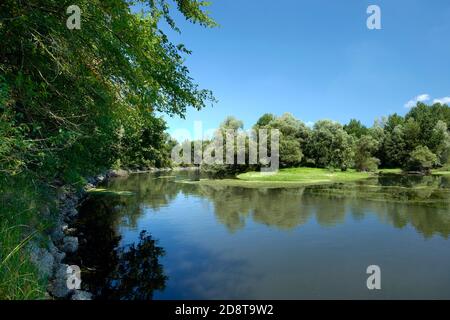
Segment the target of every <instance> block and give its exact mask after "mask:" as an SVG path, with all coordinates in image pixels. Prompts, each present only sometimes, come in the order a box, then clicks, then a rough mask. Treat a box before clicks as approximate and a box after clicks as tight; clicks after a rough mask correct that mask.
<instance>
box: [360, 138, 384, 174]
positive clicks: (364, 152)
mask: <svg viewBox="0 0 450 320" xmlns="http://www.w3.org/2000/svg"><path fill="white" fill-rule="evenodd" d="M378 147H379V142H378V141H377V140H376V139H374V138H373V137H372V136H370V135H363V136H361V137H360V138H359V139H358V140H357V141H356V144H355V168H356V169H357V170H358V171H376V170H377V169H378V165H379V164H380V160H379V159H377V158H376V157H374V156H373V155H374V154H375V153H376V151H377V150H378Z"/></svg>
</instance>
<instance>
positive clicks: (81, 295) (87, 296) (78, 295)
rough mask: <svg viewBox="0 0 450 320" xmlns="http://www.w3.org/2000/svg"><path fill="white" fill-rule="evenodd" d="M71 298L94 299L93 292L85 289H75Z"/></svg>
mask: <svg viewBox="0 0 450 320" xmlns="http://www.w3.org/2000/svg"><path fill="white" fill-rule="evenodd" d="M70 299H71V300H92V294H91V293H90V292H87V291H83V290H75V292H74V294H73V295H72V297H71V298H70Z"/></svg>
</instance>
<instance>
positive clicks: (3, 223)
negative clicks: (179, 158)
mask: <svg viewBox="0 0 450 320" xmlns="http://www.w3.org/2000/svg"><path fill="white" fill-rule="evenodd" d="M170 170H171V169H168V168H162V169H158V168H152V169H149V170H145V171H131V170H130V171H129V170H108V171H107V172H104V173H103V174H100V175H97V176H94V177H88V178H86V179H84V180H83V181H84V182H81V183H79V184H76V185H70V184H61V183H58V182H56V183H54V184H51V185H47V184H43V183H40V182H39V180H38V179H34V178H32V177H30V176H15V177H2V178H1V181H0V182H1V183H0V191H1V193H0V243H1V246H0V300H30V299H32V300H36V299H73V300H86V299H90V298H92V296H91V295H90V294H89V293H88V292H84V291H81V290H69V289H68V288H67V283H66V281H67V276H68V275H67V268H68V265H67V264H66V263H65V259H66V257H67V255H71V254H74V253H75V252H76V251H77V249H78V243H79V239H78V237H77V230H75V229H74V228H72V227H71V225H72V224H73V222H74V221H75V219H76V218H77V215H78V210H77V208H78V206H79V204H80V203H81V201H83V199H84V198H85V196H86V195H87V193H88V191H89V190H91V189H93V188H95V187H96V186H98V185H99V184H101V183H102V182H106V180H108V179H111V178H119V177H126V176H128V175H129V174H130V173H141V172H157V171H170Z"/></svg>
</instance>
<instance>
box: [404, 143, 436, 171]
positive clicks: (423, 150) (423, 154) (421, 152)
mask: <svg viewBox="0 0 450 320" xmlns="http://www.w3.org/2000/svg"><path fill="white" fill-rule="evenodd" d="M437 162H438V159H437V156H436V155H435V154H434V153H433V152H431V151H430V149H428V147H424V146H418V147H417V148H416V149H414V151H413V152H411V155H410V157H409V160H408V162H407V167H406V169H407V170H409V171H420V172H428V171H430V169H431V168H433V166H435V165H436V164H437Z"/></svg>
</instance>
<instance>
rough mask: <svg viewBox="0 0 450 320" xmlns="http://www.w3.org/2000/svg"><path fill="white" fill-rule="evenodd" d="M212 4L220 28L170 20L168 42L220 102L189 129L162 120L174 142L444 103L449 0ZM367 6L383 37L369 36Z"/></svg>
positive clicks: (449, 81) (449, 73) (367, 117)
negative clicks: (269, 122) (289, 121)
mask: <svg viewBox="0 0 450 320" xmlns="http://www.w3.org/2000/svg"><path fill="white" fill-rule="evenodd" d="M212 1H213V4H212V6H211V7H210V8H209V11H210V12H211V16H212V17H213V18H214V19H215V20H216V21H217V22H218V23H219V24H220V27H218V28H213V29H205V28H202V27H200V26H198V25H191V24H189V23H187V22H185V21H184V19H183V18H181V17H180V15H178V14H174V16H175V18H176V21H177V22H178V26H179V27H180V29H181V30H182V33H181V35H176V34H174V33H170V35H172V40H173V41H174V42H175V43H179V42H181V43H184V44H185V45H186V46H187V48H188V49H190V50H192V51H193V53H192V55H191V56H188V57H187V60H186V65H187V66H188V67H189V69H190V71H191V75H192V77H193V78H194V79H195V81H196V82H197V83H198V84H199V85H200V86H201V87H203V88H207V89H211V90H212V91H213V92H214V94H215V96H216V98H217V99H218V100H219V102H218V103H217V104H215V105H214V106H213V107H208V108H206V109H203V110H201V111H196V110H193V109H192V110H189V112H188V113H187V116H186V120H182V119H179V118H169V117H165V118H166V120H167V122H168V125H169V132H171V133H173V132H174V130H176V129H179V128H185V129H188V130H192V128H193V122H194V121H203V124H204V127H207V128H215V127H217V126H218V124H219V123H220V122H221V121H222V120H223V119H224V118H225V117H226V116H228V115H234V116H235V117H237V118H239V119H241V120H243V121H244V124H245V127H246V128H250V127H251V126H252V125H253V124H254V123H255V122H256V120H257V119H258V118H259V116H261V115H262V114H264V113H266V112H271V113H275V114H282V113H284V112H290V113H292V114H294V115H295V116H296V117H297V118H299V119H301V120H303V121H304V122H314V121H317V120H319V119H332V120H336V121H339V122H341V123H346V122H347V121H348V120H349V119H351V118H357V119H360V120H361V121H362V122H363V123H365V124H366V125H372V123H373V121H374V120H375V119H376V118H379V117H381V116H384V115H388V114H390V113H394V112H397V113H399V114H404V113H406V112H407V111H408V109H407V108H406V107H405V104H408V102H409V104H411V102H410V101H411V100H412V101H413V102H414V101H415V100H417V99H419V100H427V101H428V102H432V101H433V100H434V99H440V98H444V97H449V96H450V1H448V0H395V1H392V0H386V1H382V0H372V1H364V0H346V1H336V0H309V1H302V0H278V1H273V0H221V1H220V0H212ZM370 4H375V5H378V6H380V8H381V13H382V30H368V29H367V27H366V20H367V17H368V15H367V13H366V9H367V7H368V6H369V5H370ZM173 11H174V12H175V10H173ZM205 129H206V128H205Z"/></svg>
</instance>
